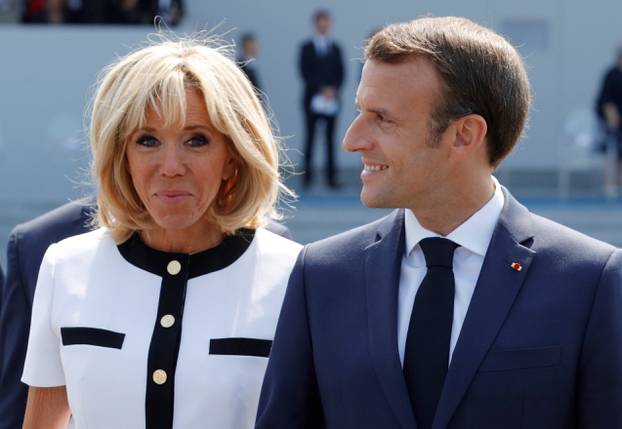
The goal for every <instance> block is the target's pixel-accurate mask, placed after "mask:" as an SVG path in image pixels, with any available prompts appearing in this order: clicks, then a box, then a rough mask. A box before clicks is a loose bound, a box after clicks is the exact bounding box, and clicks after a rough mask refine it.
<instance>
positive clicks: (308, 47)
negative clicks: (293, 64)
mask: <svg viewBox="0 0 622 429" xmlns="http://www.w3.org/2000/svg"><path fill="white" fill-rule="evenodd" d="M313 23H314V35H313V37H312V38H311V39H309V40H307V41H306V42H305V43H304V44H303V45H302V47H301V49H300V58H299V69H300V74H301V75H302V79H303V81H304V96H303V109H304V114H305V124H306V130H305V131H306V135H305V147H304V157H305V161H304V168H305V171H304V186H305V188H308V187H309V186H310V185H311V181H312V179H313V170H312V168H313V162H312V160H313V141H314V137H315V129H316V125H317V124H318V122H324V127H325V140H326V165H325V169H326V181H327V184H328V186H329V187H331V188H337V187H338V186H339V184H338V181H337V166H336V163H335V154H334V151H335V148H334V146H335V144H334V137H335V123H336V121H337V115H338V113H339V108H340V106H339V90H340V88H341V85H342V84H343V78H344V66H343V58H342V55H341V50H340V49H339V46H338V45H337V43H336V42H335V41H334V40H333V39H332V38H331V36H330V29H331V17H330V14H329V13H328V11H326V10H320V11H318V12H316V13H315V14H314V15H313Z"/></svg>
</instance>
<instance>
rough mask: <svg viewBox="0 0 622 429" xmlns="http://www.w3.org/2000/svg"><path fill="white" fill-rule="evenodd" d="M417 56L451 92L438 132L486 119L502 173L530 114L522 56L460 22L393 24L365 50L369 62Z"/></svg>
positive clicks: (439, 112)
mask: <svg viewBox="0 0 622 429" xmlns="http://www.w3.org/2000/svg"><path fill="white" fill-rule="evenodd" d="M413 56H419V57H424V58H426V59H428V60H430V61H431V63H432V64H433V65H434V67H435V68H436V71H437V72H438V74H439V76H440V78H441V82H442V83H443V84H444V87H445V88H444V89H445V96H444V97H443V99H442V101H440V102H439V105H437V106H436V109H435V111H434V113H433V115H432V122H433V123H432V127H433V129H432V132H433V133H435V135H437V136H438V135H440V134H441V133H442V132H443V131H444V130H445V129H446V128H447V126H448V125H449V123H450V122H451V121H452V120H454V119H456V118H459V117H461V116H465V115H468V114H478V115H480V116H482V117H483V118H484V119H485V120H486V124H487V125H488V132H487V135H486V137H487V140H488V146H487V148H488V158H489V161H490V164H491V165H492V166H495V167H496V166H497V165H498V164H499V163H500V162H501V160H503V158H505V157H506V156H507V155H508V154H509V153H510V152H511V151H512V149H513V148H514V146H515V145H516V143H517V142H518V139H519V138H520V136H521V133H522V131H523V128H524V127H525V124H526V121H527V114H528V112H529V104H530V102H531V95H530V88H529V80H528V78H527V72H526V71H525V67H524V65H523V61H522V59H521V57H520V55H519V54H518V53H517V52H516V50H515V49H514V48H513V47H512V45H510V43H509V42H507V41H506V40H505V39H504V38H503V37H501V36H500V35H498V34H497V33H495V32H494V31H492V30H490V29H488V28H485V27H482V26H481V25H478V24H476V23H474V22H473V21H470V20H468V19H466V18H459V17H440V18H420V19H416V20H413V21H410V22H407V23H400V24H392V25H389V26H387V27H385V28H384V29H382V30H381V31H379V32H378V33H376V34H375V35H374V36H373V37H372V38H371V40H370V41H369V43H368V44H367V47H366V48H365V59H366V60H374V61H380V62H385V63H400V62H402V61H406V60H408V59H409V58H412V57H413Z"/></svg>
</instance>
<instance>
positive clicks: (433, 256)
mask: <svg viewBox="0 0 622 429" xmlns="http://www.w3.org/2000/svg"><path fill="white" fill-rule="evenodd" d="M419 245H420V246H421V250H422V251H423V255H424V256H425V264H426V266H427V267H428V268H430V267H445V268H450V269H451V268H453V260H454V250H456V248H457V247H459V245H458V244H456V243H454V242H453V241H451V240H448V239H446V238H441V237H431V238H424V239H423V240H421V241H420V242H419Z"/></svg>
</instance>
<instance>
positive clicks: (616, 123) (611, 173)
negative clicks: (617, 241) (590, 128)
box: [596, 45, 622, 197]
mask: <svg viewBox="0 0 622 429" xmlns="http://www.w3.org/2000/svg"><path fill="white" fill-rule="evenodd" d="M596 113H597V115H598V117H599V118H600V120H601V122H602V124H603V128H604V134H605V139H604V142H603V146H604V147H603V148H604V150H605V152H606V153H607V154H608V155H609V156H610V158H611V159H608V160H607V166H606V169H605V193H606V195H607V196H610V197H616V196H618V192H619V188H620V186H621V185H622V45H621V46H619V47H618V49H617V55H616V63H615V64H614V65H613V66H612V67H611V68H609V70H607V72H606V73H605V76H604V77H603V80H602V84H601V88H600V92H599V94H598V98H597V100H596Z"/></svg>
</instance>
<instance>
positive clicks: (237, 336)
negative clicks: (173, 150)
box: [22, 228, 301, 429]
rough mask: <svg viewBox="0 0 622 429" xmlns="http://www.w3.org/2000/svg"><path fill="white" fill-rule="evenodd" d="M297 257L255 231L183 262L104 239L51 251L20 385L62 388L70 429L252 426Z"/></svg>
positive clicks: (133, 243) (87, 238)
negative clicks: (269, 355) (70, 416)
mask: <svg viewBox="0 0 622 429" xmlns="http://www.w3.org/2000/svg"><path fill="white" fill-rule="evenodd" d="M300 249H301V246H300V245H299V244H297V243H294V242H292V241H289V240H287V239H285V238H282V237H280V236H278V235H276V234H273V233H271V232H269V231H266V230H265V229H262V228H259V229H258V230H256V231H250V230H244V231H241V232H240V233H238V234H236V235H233V236H227V237H226V238H225V239H224V241H223V242H222V243H221V244H220V245H218V246H217V247H215V248H212V249H209V250H206V251H204V252H200V253H196V254H191V255H188V254H179V253H167V252H161V251H157V250H154V249H152V248H150V247H148V246H147V245H145V244H144V243H143V242H142V241H141V239H140V237H139V235H138V234H134V235H133V236H132V237H131V238H130V239H129V240H127V241H126V242H125V243H123V244H121V245H118V246H117V245H116V243H115V242H114V241H113V240H112V239H111V238H110V236H109V235H108V232H107V230H106V229H98V230H96V231H93V232H89V233H86V234H82V235H79V236H75V237H71V238H68V239H66V240H63V241H61V242H59V243H57V244H54V245H52V246H50V248H49V249H48V250H47V252H46V254H45V257H44V259H43V262H42V265H41V270H40V272H39V278H38V282H37V288H36V292H35V298H34V303H33V312H32V322H31V327H30V337H29V341H28V352H27V356H26V362H25V367H24V374H23V377H22V381H23V382H24V383H26V384H28V385H30V386H38V387H52V386H63V385H64V386H66V389H67V397H68V400H69V405H70V408H71V413H72V419H71V423H70V426H69V427H70V428H76V429H82V428H89V429H94V428H95V429H99V428H102V429H104V428H105V429H110V428H115V429H123V428H128V429H130V428H131V429H140V428H147V429H160V428H162V429H164V428H167V429H168V428H176V429H181V428H183V429H187V428H199V427H200V428H218V429H243V428H251V427H253V422H254V419H255V413H256V409H257V403H258V400H259V392H260V389H261V383H262V379H263V375H264V371H265V369H266V365H267V357H268V354H269V351H270V346H271V340H272V339H273V337H274V331H275V328H276V322H277V319H278V315H279V311H280V308H281V304H282V301H283V296H284V293H285V288H286V285H287V281H288V279H289V275H290V272H291V270H292V268H293V266H294V263H295V261H296V257H297V255H298V253H299V251H300Z"/></svg>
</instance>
